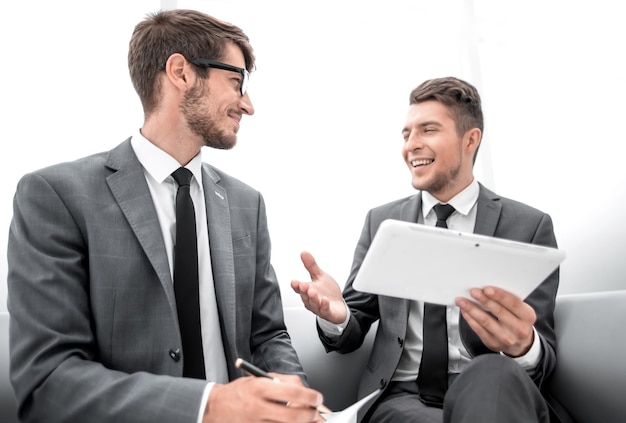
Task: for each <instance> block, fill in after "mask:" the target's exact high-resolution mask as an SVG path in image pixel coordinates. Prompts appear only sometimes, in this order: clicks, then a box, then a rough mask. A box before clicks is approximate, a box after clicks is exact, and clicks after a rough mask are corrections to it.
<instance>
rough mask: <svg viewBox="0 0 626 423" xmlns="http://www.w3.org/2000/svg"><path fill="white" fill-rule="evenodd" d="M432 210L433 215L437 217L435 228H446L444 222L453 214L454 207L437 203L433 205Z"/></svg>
mask: <svg viewBox="0 0 626 423" xmlns="http://www.w3.org/2000/svg"><path fill="white" fill-rule="evenodd" d="M434 209H435V214H436V215H437V226H439V227H444V228H447V227H448V225H447V223H446V220H448V217H450V215H451V214H452V213H454V207H452V206H451V205H450V204H441V203H439V204H437V205H435V207H434Z"/></svg>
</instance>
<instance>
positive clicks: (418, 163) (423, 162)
mask: <svg viewBox="0 0 626 423" xmlns="http://www.w3.org/2000/svg"><path fill="white" fill-rule="evenodd" d="M433 162H434V160H433V159H422V160H411V166H413V167H419V166H426V165H429V164H432V163H433Z"/></svg>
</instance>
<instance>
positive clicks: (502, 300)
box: [483, 286, 537, 324]
mask: <svg viewBox="0 0 626 423" xmlns="http://www.w3.org/2000/svg"><path fill="white" fill-rule="evenodd" d="M483 294H484V295H485V296H486V297H487V298H489V299H491V300H493V301H495V302H496V303H498V304H500V305H501V306H502V307H503V308H504V309H506V310H507V311H508V312H509V313H511V314H512V315H514V316H515V317H517V318H518V319H520V320H523V321H526V322H531V324H534V322H535V320H536V318H537V316H536V313H535V310H534V309H533V308H532V307H531V306H530V305H528V304H527V303H525V302H524V300H523V299H522V298H520V297H518V296H517V295H515V294H512V293H510V292H509V291H506V290H504V289H501V288H497V287H494V286H486V287H485V288H484V289H483ZM494 314H495V313H494Z"/></svg>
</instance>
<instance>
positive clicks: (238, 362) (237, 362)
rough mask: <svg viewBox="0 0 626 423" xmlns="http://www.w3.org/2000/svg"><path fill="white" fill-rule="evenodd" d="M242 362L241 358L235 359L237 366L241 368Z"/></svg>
mask: <svg viewBox="0 0 626 423" xmlns="http://www.w3.org/2000/svg"><path fill="white" fill-rule="evenodd" d="M242 362H243V360H242V359H241V358H237V360H235V367H236V368H240V367H241V363H242Z"/></svg>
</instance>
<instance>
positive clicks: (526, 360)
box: [500, 327, 541, 370]
mask: <svg viewBox="0 0 626 423" xmlns="http://www.w3.org/2000/svg"><path fill="white" fill-rule="evenodd" d="M533 332H535V336H534V338H533V344H532V345H531V346H530V349H529V350H528V352H527V353H526V354H524V355H522V356H520V357H511V358H512V359H513V360H515V361H516V362H517V363H518V364H519V365H520V366H522V368H523V369H524V370H530V369H534V368H535V367H537V364H538V363H539V359H540V358H541V340H540V339H539V334H538V333H537V330H536V329H535V328H534V327H533ZM500 354H504V353H502V352H500ZM504 355H506V354H504ZM507 357H509V356H507Z"/></svg>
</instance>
